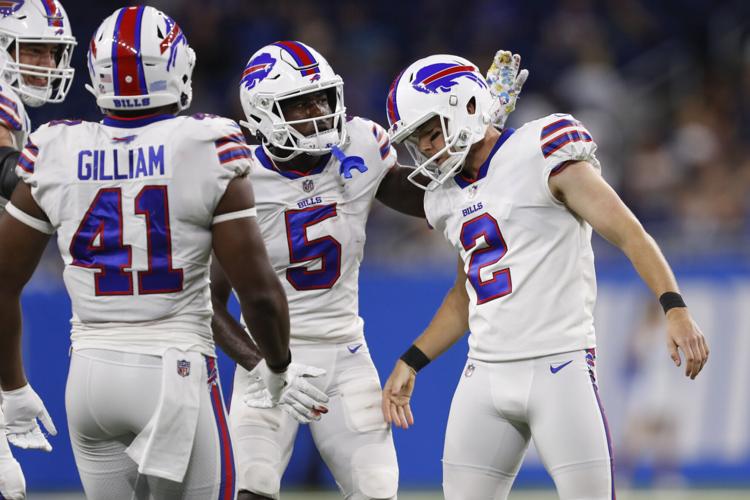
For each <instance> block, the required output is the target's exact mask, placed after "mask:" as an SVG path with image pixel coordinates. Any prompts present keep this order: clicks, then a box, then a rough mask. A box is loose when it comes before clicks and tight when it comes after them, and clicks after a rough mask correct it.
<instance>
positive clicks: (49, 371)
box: [14, 259, 750, 490]
mask: <svg viewBox="0 0 750 500" xmlns="http://www.w3.org/2000/svg"><path fill="white" fill-rule="evenodd" d="M713 262H714V265H713V266H711V267H710V268H707V267H706V266H705V265H704V264H703V263H700V264H695V263H687V264H685V265H678V266H677V274H678V277H679V278H680V281H681V284H682V288H683V291H684V295H685V297H686V298H687V300H688V302H689V305H690V306H691V309H692V310H693V313H694V315H695V316H696V318H697V319H698V321H699V323H700V324H701V327H702V329H703V331H704V332H705V334H706V336H707V337H708V339H709V341H710V342H711V348H712V352H711V359H710V362H709V364H708V365H707V368H706V370H705V372H704V373H703V374H702V375H701V377H699V379H698V380H696V381H693V382H690V381H687V380H683V379H684V377H682V376H681V372H680V370H679V369H676V368H674V367H672V368H671V369H668V370H669V371H668V373H667V375H666V376H667V378H668V381H667V383H668V384H669V387H670V388H671V389H670V393H671V394H673V397H674V401H670V402H669V403H668V404H669V405H670V406H671V407H672V408H674V409H675V410H676V411H677V412H678V414H679V415H680V420H679V433H678V438H677V442H676V443H675V445H676V446H677V450H678V454H677V456H678V459H679V464H678V465H679V469H680V471H681V472H682V474H683V476H684V478H685V479H686V480H687V481H688V482H689V484H692V485H696V486H716V485H720V486H748V485H750V474H749V473H748V471H750V426H749V425H747V422H750V390H749V388H750V363H747V359H750V335H748V332H750V310H748V309H749V308H748V307H747V305H748V304H750V272H749V269H750V266H748V264H747V263H746V262H745V261H743V260H741V259H729V260H727V259H715V260H713ZM598 275H599V301H598V304H597V335H598V342H599V346H598V347H599V348H598V353H599V359H598V366H597V369H598V373H599V382H600V388H601V391H602V395H603V399H604V403H605V407H606V409H607V413H608V416H609V421H610V425H611V428H612V434H613V436H614V445H615V457H616V460H617V457H618V451H617V450H618V448H621V447H622V445H623V439H625V438H624V428H625V426H626V422H625V420H626V418H628V417H627V416H628V415H629V414H630V410H629V407H630V406H631V405H632V403H633V401H636V403H637V401H638V399H639V397H640V395H639V394H638V393H637V392H635V393H634V390H635V389H634V388H637V387H638V386H637V385H635V384H634V383H633V380H634V377H635V376H634V374H633V373H632V372H633V370H632V367H630V366H629V361H628V356H627V352H628V342H629V341H628V339H629V338H630V337H631V334H632V331H633V330H634V329H635V328H636V327H637V325H638V323H639V321H640V318H641V317H642V315H643V312H642V311H643V309H644V304H646V303H647V302H648V301H650V300H652V299H651V298H650V296H649V295H648V293H647V290H646V289H645V288H644V287H643V285H641V284H640V283H639V281H638V280H637V276H636V275H635V273H634V272H633V271H632V270H631V269H630V268H629V267H628V266H627V265H625V264H624V263H623V262H616V263H614V264H609V265H606V266H602V265H598ZM452 281H453V276H452V275H451V274H445V273H441V272H438V273H435V274H431V275H416V274H414V275H410V274H402V273H396V272H393V271H388V270H383V269H372V268H367V267H365V268H364V269H363V271H362V275H361V295H360V309H361V313H362V316H363V317H364V318H365V332H366V336H367V341H368V344H369V347H370V351H371V353H372V356H373V359H374V360H375V363H376V365H377V367H378V370H379V372H380V375H381V378H383V379H384V378H385V377H387V375H388V373H389V371H390V369H391V367H392V366H393V363H394V361H395V359H396V358H397V357H398V355H399V354H400V353H401V352H402V351H403V350H404V349H405V348H406V347H407V346H408V345H409V344H410V342H411V340H412V339H413V338H414V337H415V336H416V335H417V334H419V333H420V332H421V330H422V328H424V326H425V325H426V324H427V322H428V321H429V319H430V317H431V314H432V312H433V311H434V310H435V308H437V306H438V305H439V304H440V302H441V300H442V297H443V296H444V294H445V292H446V290H447V289H448V287H449V286H451V284H452ZM743 306H744V307H743ZM23 309H24V321H25V324H24V329H25V340H24V343H25V345H24V348H25V353H26V354H25V355H26V366H27V372H28V376H29V379H30V380H31V382H32V384H33V385H34V387H35V389H36V390H37V392H38V393H39V394H40V395H41V396H42V397H43V399H44V401H45V403H46V405H47V408H48V410H49V411H50V414H51V415H52V418H53V419H54V421H55V423H56V425H57V429H58V431H59V434H58V436H57V437H54V438H51V441H52V443H53V446H54V448H55V449H54V451H53V452H52V453H50V454H47V453H41V452H28V451H23V450H15V451H14V453H15V454H16V456H17V457H18V459H19V460H20V462H21V463H22V465H23V468H24V470H25V472H26V476H27V481H28V484H29V488H30V489H32V490H65V489H79V488H80V482H79V479H78V475H77V473H76V469H75V463H74V460H73V454H72V450H71V447H70V442H69V440H68V438H67V425H66V420H65V408H64V392H65V381H66V377H67V371H68V352H69V346H70V342H69V335H68V333H69V332H68V329H69V327H68V325H69V317H70V301H69V300H68V298H67V296H66V294H65V292H64V290H63V289H61V288H57V287H53V288H52V289H50V288H48V287H44V286H42V287H39V286H35V287H32V289H31V290H29V291H27V292H26V293H25V295H24V298H23ZM659 346H660V347H659V349H662V350H663V352H662V354H663V355H662V356H661V357H659V356H656V359H660V360H661V361H660V362H662V363H664V364H665V365H668V364H669V363H671V361H670V360H669V358H668V355H667V353H666V349H665V348H664V346H663V343H662V342H660V343H659ZM466 351H467V347H466V342H465V340H464V341H461V342H459V344H457V345H456V346H454V347H453V348H452V349H451V350H450V351H449V352H448V353H446V355H444V356H443V357H442V358H441V359H439V360H437V361H436V362H434V363H432V364H431V365H430V366H429V367H427V368H426V369H425V370H424V371H423V372H422V373H420V376H419V379H418V381H417V389H416V395H415V398H414V401H413V409H414V414H415V418H416V424H415V426H414V427H413V428H411V429H409V430H408V431H402V430H395V442H396V447H397V450H398V458H399V464H400V468H401V485H402V487H404V488H439V486H440V478H441V464H440V457H441V454H442V443H443V435H444V429H445V424H446V420H447V416H448V409H449V406H450V401H451V397H452V393H453V390H454V388H455V385H456V383H457V380H458V377H459V376H460V375H461V372H462V370H463V366H464V363H465V356H466ZM220 367H221V368H220V369H221V376H222V384H223V386H224V394H225V396H226V397H227V398H228V397H229V395H230V394H231V380H232V374H233V369H234V366H233V363H232V362H231V361H229V360H228V359H227V358H226V357H224V356H223V355H222V356H220ZM645 376H646V377H648V376H649V375H648V372H647V373H646V374H645ZM478 432H481V429H478ZM635 465H636V466H637V467H636V468H635V470H636V474H635V477H636V481H637V482H647V481H649V479H650V478H651V477H652V476H653V473H654V470H653V467H652V463H651V462H650V461H649V460H643V461H641V462H638V463H636V464H635ZM311 484H319V485H323V486H330V485H332V479H331V478H330V475H329V474H328V473H327V472H326V471H325V466H323V465H322V463H321V460H320V458H319V456H318V455H317V452H316V451H315V449H314V447H313V445H312V443H311V439H310V435H309V433H308V432H307V431H303V432H300V434H299V437H298V441H297V447H296V450H295V454H294V456H293V458H292V463H291V464H290V467H289V469H288V472H287V474H286V476H285V478H284V485H288V486H295V487H302V486H305V485H311ZM518 484H519V485H525V486H547V485H551V484H552V483H551V480H550V479H549V478H548V476H547V475H546V473H545V472H544V469H543V467H542V466H541V464H540V461H539V459H538V457H537V456H536V454H535V452H534V451H533V449H532V450H530V453H529V455H528V457H527V460H526V462H525V465H524V467H523V468H522V471H521V474H520V475H519V478H518Z"/></svg>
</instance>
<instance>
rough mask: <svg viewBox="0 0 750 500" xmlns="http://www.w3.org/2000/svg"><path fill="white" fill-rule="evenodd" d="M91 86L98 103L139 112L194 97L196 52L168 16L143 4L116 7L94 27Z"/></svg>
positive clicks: (180, 107)
mask: <svg viewBox="0 0 750 500" xmlns="http://www.w3.org/2000/svg"><path fill="white" fill-rule="evenodd" d="M88 66H89V75H90V77H91V85H87V86H86V88H87V89H88V90H89V91H90V92H91V93H92V94H94V96H95V97H96V103H97V104H98V105H99V107H100V108H102V109H104V110H109V111H138V110H148V109H152V108H157V107H163V106H168V105H175V106H176V108H177V109H178V110H179V111H182V110H184V109H186V108H188V107H189V106H190V102H191V101H192V96H193V91H192V74H193V68H194V67H195V53H194V52H193V49H191V48H190V46H189V45H188V43H187V39H186V38H185V35H184V33H183V32H182V30H181V29H180V27H179V26H178V25H177V23H176V22H175V21H174V20H172V18H170V17H169V16H167V15H166V14H164V13H163V12H161V11H159V10H157V9H155V8H153V7H148V6H146V7H144V6H135V7H124V8H122V9H118V10H116V11H115V12H114V13H113V14H112V15H110V16H109V17H108V18H107V19H105V20H104V21H103V22H102V24H101V25H100V26H99V28H98V29H97V31H96V33H95V34H94V36H93V38H92V39H91V43H90V44H89V51H88Z"/></svg>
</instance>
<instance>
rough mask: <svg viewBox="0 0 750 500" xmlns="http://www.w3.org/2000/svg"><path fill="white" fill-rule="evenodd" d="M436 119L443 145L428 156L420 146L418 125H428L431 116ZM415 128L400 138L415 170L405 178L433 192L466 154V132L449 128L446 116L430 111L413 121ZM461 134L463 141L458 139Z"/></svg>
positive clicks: (454, 169)
mask: <svg viewBox="0 0 750 500" xmlns="http://www.w3.org/2000/svg"><path fill="white" fill-rule="evenodd" d="M435 117H437V118H438V123H439V126H440V134H442V137H443V147H442V148H440V149H439V150H437V151H436V152H435V153H433V154H432V155H430V156H427V155H426V154H425V153H424V152H422V150H421V149H420V147H419V143H420V137H419V134H420V130H419V129H420V128H421V127H422V126H424V125H427V124H428V123H429V122H430V121H431V120H432V119H433V118H435ZM414 126H416V130H415V131H414V132H413V133H411V134H410V135H408V136H406V138H404V139H402V142H403V144H404V146H405V147H406V150H407V151H408V152H409V155H410V156H411V158H412V160H413V161H414V165H415V168H414V171H413V172H411V173H410V174H409V176H408V177H407V179H409V181H411V182H412V183H413V184H414V185H416V186H417V187H420V188H422V189H424V190H426V191H432V190H434V189H435V188H437V187H438V186H440V185H441V184H443V183H444V182H445V181H446V180H448V179H449V178H451V177H453V176H454V175H455V174H456V173H458V172H459V171H460V170H461V169H462V168H463V164H464V160H465V159H466V156H467V155H468V154H469V149H470V146H471V145H470V144H466V141H465V138H466V136H467V134H466V131H465V130H462V131H453V132H451V131H450V126H449V122H448V119H447V118H446V117H445V116H442V115H439V114H437V113H430V114H428V115H427V116H426V119H424V120H419V121H417V122H416V123H415V125H414ZM461 137H463V138H464V140H461Z"/></svg>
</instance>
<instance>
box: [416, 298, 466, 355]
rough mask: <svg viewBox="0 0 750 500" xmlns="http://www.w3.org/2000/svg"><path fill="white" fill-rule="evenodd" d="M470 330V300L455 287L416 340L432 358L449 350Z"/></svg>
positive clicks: (420, 347) (418, 345)
mask: <svg viewBox="0 0 750 500" xmlns="http://www.w3.org/2000/svg"><path fill="white" fill-rule="evenodd" d="M468 330H469V301H468V298H467V297H465V294H462V293H460V291H458V290H456V289H455V288H453V289H451V291H450V292H449V293H448V295H446V297H445V299H444V300H443V303H442V304H441V305H440V308H439V309H438V310H437V312H436V313H435V316H433V318H432V321H430V324H429V325H428V326H427V328H426V329H425V331H424V332H423V333H422V335H420V336H419V337H418V338H417V340H415V341H414V345H416V346H417V347H418V348H419V349H420V350H421V351H422V352H423V353H425V355H426V356H427V357H428V358H430V359H431V360H433V359H435V358H437V357H438V356H440V355H441V354H443V353H444V352H445V351H447V350H448V348H450V347H451V346H452V345H453V344H455V343H456V342H457V341H458V339H460V338H461V337H463V336H464V334H465V333H466V332H467V331H468Z"/></svg>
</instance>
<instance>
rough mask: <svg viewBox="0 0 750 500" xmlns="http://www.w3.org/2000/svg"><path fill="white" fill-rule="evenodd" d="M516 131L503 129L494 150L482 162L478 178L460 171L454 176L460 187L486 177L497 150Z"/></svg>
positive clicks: (493, 147)
mask: <svg viewBox="0 0 750 500" xmlns="http://www.w3.org/2000/svg"><path fill="white" fill-rule="evenodd" d="M515 131H516V129H513V128H506V129H503V132H502V133H501V134H500V137H498V139H497V141H495V145H494V146H492V151H490V154H489V155H488V156H487V159H486V160H484V163H482V166H481V167H479V173H478V174H477V178H476V179H472V178H470V177H467V176H465V175H463V174H462V173H460V172H459V173H458V174H456V175H455V176H454V177H453V178H454V179H455V180H456V184H458V185H459V187H460V188H461V189H463V188H465V187H466V186H470V185H472V184H474V183H475V182H477V181H480V180H482V179H484V178H485V176H486V175H487V171H488V170H489V169H490V162H491V161H492V158H494V156H495V153H497V150H498V149H500V146H502V145H503V143H504V142H505V141H507V140H508V137H510V136H511V135H513V132H515Z"/></svg>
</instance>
